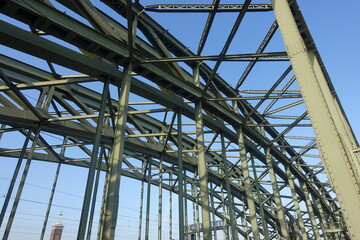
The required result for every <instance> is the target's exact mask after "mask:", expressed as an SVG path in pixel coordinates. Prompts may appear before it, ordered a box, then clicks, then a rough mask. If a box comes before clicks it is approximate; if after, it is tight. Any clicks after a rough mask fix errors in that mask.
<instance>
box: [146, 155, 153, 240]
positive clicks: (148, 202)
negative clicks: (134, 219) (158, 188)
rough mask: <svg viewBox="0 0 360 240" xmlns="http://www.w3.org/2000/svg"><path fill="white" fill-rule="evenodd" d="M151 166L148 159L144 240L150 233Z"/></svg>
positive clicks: (147, 239) (147, 238)
mask: <svg viewBox="0 0 360 240" xmlns="http://www.w3.org/2000/svg"><path fill="white" fill-rule="evenodd" d="M151 165H152V158H151V157H150V158H149V159H148V165H147V166H148V168H147V174H148V180H147V190H146V216H145V240H149V232H150V200H151V198H150V197H151Z"/></svg>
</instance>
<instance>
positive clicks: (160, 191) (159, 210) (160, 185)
mask: <svg viewBox="0 0 360 240" xmlns="http://www.w3.org/2000/svg"><path fill="white" fill-rule="evenodd" d="M162 181H163V155H162V154H161V155H160V162H159V198H158V199H159V203H158V240H161V237H162V197H163V194H162V190H163V189H162V188H163V187H162V184H163V182H162Z"/></svg>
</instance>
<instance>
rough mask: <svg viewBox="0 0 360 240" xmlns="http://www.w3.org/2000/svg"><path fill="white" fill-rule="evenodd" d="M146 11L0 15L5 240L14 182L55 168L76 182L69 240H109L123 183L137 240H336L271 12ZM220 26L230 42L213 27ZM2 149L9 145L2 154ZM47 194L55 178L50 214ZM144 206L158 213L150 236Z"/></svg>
mask: <svg viewBox="0 0 360 240" xmlns="http://www.w3.org/2000/svg"><path fill="white" fill-rule="evenodd" d="M148 2H153V1H148ZM148 2H147V1H140V3H139V2H138V1H136V2H132V1H126V0H109V1H107V0H102V1H101V2H98V1H92V2H90V1H88V0H83V1H80V0H73V1H70V0H57V1H52V2H51V3H50V2H48V1H46V0H44V1H43V2H42V1H35V0H26V1H25V0H24V1H21V0H17V1H15V0H12V1H10V0H9V1H8V0H6V1H1V3H0V12H1V14H2V16H6V20H1V21H0V42H1V44H3V45H4V46H6V47H8V48H9V49H15V50H17V51H19V52H22V53H21V54H20V53H19V57H16V56H15V57H14V56H9V55H4V54H1V55H0V79H1V81H0V83H1V86H0V122H1V130H0V134H1V137H2V139H1V142H0V143H1V149H0V155H1V156H2V159H6V160H7V161H16V160H17V159H18V165H17V167H16V168H15V170H14V175H13V176H14V178H13V180H16V181H18V182H19V181H20V185H19V187H18V188H15V190H12V187H13V183H14V184H15V182H16V181H13V182H10V183H9V186H10V187H9V191H8V193H7V195H6V198H5V200H4V202H3V209H2V212H1V223H2V225H1V228H2V229H1V230H2V233H3V234H4V236H5V237H7V236H8V235H9V234H11V225H12V222H13V220H14V219H16V217H17V216H19V215H18V214H17V215H16V214H15V213H16V208H17V204H18V203H19V199H20V196H21V192H22V188H23V185H24V184H25V185H26V174H27V171H26V170H27V169H29V168H30V164H31V162H33V161H48V162H52V163H54V164H56V163H58V171H57V173H56V174H58V173H59V171H60V167H61V166H63V165H71V166H73V167H72V168H78V167H85V168H88V169H89V170H88V178H87V181H86V184H85V182H84V183H82V184H83V185H84V188H83V189H84V198H83V206H82V211H81V214H80V215H79V219H80V221H79V227H78V229H77V236H78V239H83V238H85V236H86V234H88V235H89V236H90V231H91V230H92V231H91V233H92V234H93V235H92V236H96V234H97V232H98V231H99V236H100V238H101V239H112V238H113V237H114V236H115V231H114V229H112V228H113V227H114V226H116V216H117V214H116V210H117V209H118V198H120V202H121V201H122V198H123V197H125V198H126V196H123V195H120V196H119V186H120V179H121V178H123V177H127V178H131V179H134V181H135V180H136V181H141V182H142V189H143V188H144V184H145V186H146V184H147V185H148V190H147V197H146V196H144V194H143V190H142V194H141V201H143V200H144V201H146V202H147V205H146V206H147V207H144V209H143V208H142V207H141V208H140V209H139V211H140V212H141V213H142V211H144V214H143V215H144V216H143V215H142V214H141V215H140V216H141V218H143V217H144V218H146V221H145V223H144V225H145V226H141V222H142V221H140V227H139V228H140V229H142V228H143V229H144V230H143V233H142V234H143V236H145V238H146V239H148V238H149V237H150V239H155V238H156V237H157V238H159V239H162V238H164V239H165V238H167V239H168V235H169V234H170V238H175V239H187V237H189V235H191V234H193V235H195V236H196V237H197V238H200V237H201V238H204V239H211V234H212V235H214V234H215V233H216V232H217V231H215V230H214V229H222V230H223V231H224V232H225V235H226V237H227V239H279V238H280V239H290V238H291V239H320V238H321V239H347V238H349V236H348V232H347V229H346V227H345V223H344V220H343V217H342V212H341V208H340V205H339V203H338V200H337V198H336V195H335V193H334V191H333V188H332V187H331V185H330V181H329V180H328V178H327V176H326V173H325V167H324V164H323V163H322V161H321V159H320V154H319V150H318V146H317V142H316V138H315V135H314V132H313V129H312V124H311V122H310V120H309V116H308V113H307V110H306V107H305V104H304V99H303V98H302V93H301V92H300V90H299V87H298V85H297V81H296V77H295V75H294V72H293V70H292V67H291V63H290V61H289V57H288V54H287V52H286V50H285V48H284V44H283V42H282V40H281V35H280V32H279V30H278V24H277V22H276V21H275V17H274V14H273V12H272V10H273V8H272V5H271V3H252V2H251V1H250V0H246V1H245V2H243V3H242V4H225V3H222V2H221V1H219V0H214V1H213V2H212V3H211V2H210V3H208V4H198V5H195V4H182V5H181V4H162V5H160V4H157V5H156V4H154V5H151V4H148ZM253 2H255V1H253ZM142 4H143V5H142ZM289 4H290V5H291V6H292V8H293V14H294V18H295V19H297V21H298V22H297V23H298V27H299V29H300V30H301V32H302V34H303V35H302V37H303V40H304V42H305V43H306V47H307V48H309V49H310V48H311V49H316V48H315V45H314V43H313V42H312V39H311V36H310V34H309V32H308V30H307V27H306V25H305V23H304V22H303V19H302V17H301V13H300V12H299V11H298V8H297V5H296V2H293V1H291V3H289ZM145 5H146V6H145ZM161 12H166V13H161ZM178 12H181V13H178ZM162 14H167V15H166V17H164V18H162V16H164V15H162ZM169 14H171V15H169ZM196 14H199V15H200V16H201V17H202V19H203V20H204V21H203V22H201V23H197V24H195V23H194V26H186V27H187V28H189V29H190V28H192V27H194V28H195V27H199V26H201V27H202V28H201V31H200V32H199V33H200V34H198V35H196V34H192V32H191V31H190V30H189V33H188V34H183V35H182V36H179V39H177V38H176V37H174V36H173V35H172V34H171V31H172V29H171V28H170V31H169V30H167V27H168V26H171V24H174V26H175V24H178V25H179V24H181V21H182V20H181V19H183V20H184V23H186V24H187V23H189V21H186V20H185V18H186V17H189V16H194V15H196ZM219 14H221V17H224V19H225V18H226V16H229V19H231V20H229V21H228V26H222V27H219V26H216V25H215V23H216V20H217V18H215V16H216V17H218V16H220V15H219ZM151 16H152V17H153V18H152V17H151ZM154 19H158V20H154ZM195 19H196V18H195ZM161 21H164V23H163V24H164V26H162V25H161V24H162V23H161ZM194 21H195V20H194ZM256 23H259V26H258V25H256ZM260 23H261V24H260ZM252 24H253V25H252ZM247 25H250V27H249V26H248V27H247ZM175 28H176V27H175ZM221 28H224V29H221ZM226 28H228V29H226ZM250 28H251V29H252V30H251V31H253V32H250V31H249V29H250ZM246 29H247V30H246ZM217 30H222V31H218V32H216V31H217ZM242 31H244V32H242ZM198 37H199V38H198ZM242 38H248V39H247V41H241V43H244V46H241V44H239V43H238V41H239V39H242ZM189 39H190V40H189ZM234 39H235V40H234ZM214 41H216V42H215V43H217V44H214ZM234 42H236V43H234ZM187 44H189V45H190V44H191V45H193V46H191V47H188V46H187ZM246 44H248V45H249V46H246ZM244 49H245V50H244ZM239 52H241V53H239ZM15 58H17V59H15ZM39 62H41V63H39ZM329 86H330V87H331V83H329ZM331 90H333V89H331ZM11 136H16V138H17V139H18V141H17V142H16V143H15V142H13V143H11V144H5V143H4V141H6V139H10V137H11ZM21 164H24V166H25V170H24V172H23V173H22V172H19V169H20V166H21ZM99 170H101V171H102V172H106V175H105V174H103V175H101V174H100V173H99ZM30 171H31V169H30ZM63 171H65V170H63ZM20 176H22V177H20ZM99 176H101V178H102V177H104V176H105V177H104V179H105V180H104V181H105V185H104V187H103V186H101V185H99V184H98V182H99ZM44 181H52V180H50V179H44ZM56 182H57V175H56V178H55V181H54V188H53V191H52V193H51V194H50V201H49V206H50V207H51V202H52V196H53V194H54V192H56ZM150 185H152V186H155V187H152V188H150V187H149V186H150ZM85 186H86V187H85ZM121 187H123V186H121ZM149 189H152V190H151V191H152V193H151V194H150V193H149V192H150V190H149ZM94 191H95V194H94ZM96 191H98V192H100V193H102V192H103V201H102V205H101V209H102V210H101V213H96V212H95V210H94V204H92V202H95V201H94V200H93V201H92V199H93V198H94V197H93V196H96ZM11 192H13V193H12V194H11ZM170 192H171V193H175V194H176V195H174V196H172V197H173V198H177V202H178V203H177V204H178V205H177V206H175V207H174V209H172V208H173V206H172V205H171V206H170V207H169V209H172V210H171V211H172V212H177V213H173V214H174V215H173V218H175V217H176V218H178V220H176V221H178V225H173V226H172V225H171V223H170V230H169V227H168V226H165V223H164V220H163V219H162V215H163V214H164V212H167V211H169V209H165V205H166V204H164V202H165V201H168V199H166V198H163V196H165V195H166V196H171V194H170ZM15 193H16V196H15ZM150 196H151V200H150ZM55 197H56V195H55ZM13 198H15V200H14V199H13ZM7 201H8V202H7ZM150 201H153V202H156V204H157V205H158V206H156V207H158V209H157V210H156V211H157V212H158V215H157V217H158V225H157V227H156V228H157V229H156V231H155V230H154V232H155V233H154V232H150V233H149V228H150V227H149V220H148V214H149V211H150V209H149V208H150V205H149V202H150ZM11 204H12V205H11ZM20 204H21V200H20ZM11 206H12V208H11ZM50 207H49V209H48V211H47V212H46V214H45V221H44V225H43V226H39V227H42V233H41V234H42V235H41V237H43V236H44V231H45V229H46V226H47V225H46V222H47V221H48V216H49V211H50ZM114 212H115V213H114ZM10 213H11V214H10ZM94 213H95V214H98V215H99V218H100V223H99V226H100V227H99V230H98V229H97V228H95V227H91V224H92V221H93V215H94ZM14 216H15V217H14ZM171 217H172V216H171V215H170V218H171ZM174 221H175V220H174ZM219 221H220V222H221V224H218V226H217V227H216V224H213V223H215V222H217V223H219ZM89 222H90V223H89ZM170 222H171V221H170ZM48 225H49V224H48ZM175 228H176V230H174V233H172V229H175ZM47 229H49V226H47ZM165 229H167V230H165ZM169 232H170V233H169ZM39 234H40V233H39ZM117 234H118V235H116V236H117V237H119V238H121V236H122V233H121V232H120V233H117ZM140 234H141V233H140ZM171 234H173V236H171ZM215 235H216V234H215ZM213 238H215V237H213ZM121 239H122V238H121Z"/></svg>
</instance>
